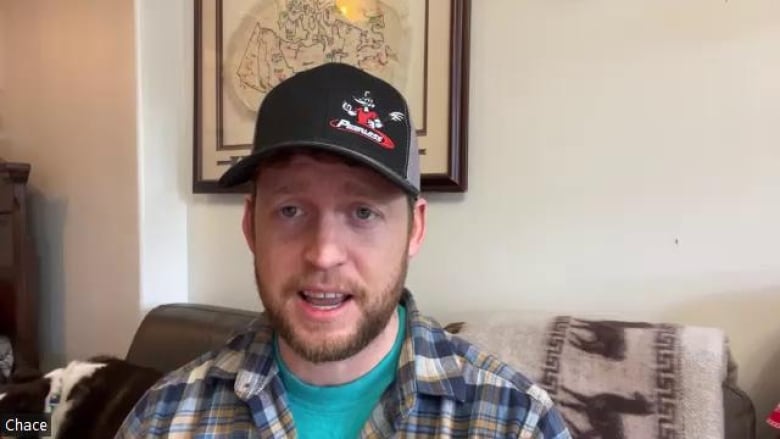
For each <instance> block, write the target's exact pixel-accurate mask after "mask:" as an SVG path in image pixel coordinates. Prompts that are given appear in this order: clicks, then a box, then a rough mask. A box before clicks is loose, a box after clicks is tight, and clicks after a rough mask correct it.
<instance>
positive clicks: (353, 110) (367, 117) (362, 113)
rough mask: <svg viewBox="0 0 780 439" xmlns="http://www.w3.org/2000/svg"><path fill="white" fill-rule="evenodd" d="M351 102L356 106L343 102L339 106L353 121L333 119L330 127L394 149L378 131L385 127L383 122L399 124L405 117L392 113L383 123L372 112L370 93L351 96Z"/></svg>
mask: <svg viewBox="0 0 780 439" xmlns="http://www.w3.org/2000/svg"><path fill="white" fill-rule="evenodd" d="M352 101H353V102H354V103H355V104H356V105H354V106H353V104H351V103H349V102H347V101H344V102H343V103H342V104H341V109H342V110H344V111H345V112H346V113H347V114H348V115H350V116H352V118H353V120H352V121H350V120H347V119H343V118H342V119H333V120H331V121H330V126H332V127H333V128H336V129H338V130H341V131H346V132H349V133H353V134H357V135H359V136H362V137H365V138H366V139H368V140H371V141H372V142H374V143H376V144H378V145H379V146H381V147H383V148H385V149H393V148H395V142H393V139H391V138H390V137H389V136H388V135H387V134H385V133H384V132H382V131H380V129H381V128H382V127H384V126H385V122H400V121H402V120H404V118H405V117H406V116H404V114H403V113H401V112H400V111H393V112H391V113H389V114H388V115H387V117H386V118H385V119H384V122H383V121H382V119H381V118H380V117H379V113H377V112H376V111H375V110H374V108H375V107H376V104H375V103H374V98H372V97H371V92H370V91H364V92H363V96H361V97H355V96H353V97H352ZM355 122H357V123H355Z"/></svg>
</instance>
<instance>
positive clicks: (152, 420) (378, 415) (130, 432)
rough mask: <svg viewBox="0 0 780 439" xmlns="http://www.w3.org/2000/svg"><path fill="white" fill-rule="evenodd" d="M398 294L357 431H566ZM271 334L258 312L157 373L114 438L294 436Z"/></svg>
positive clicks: (538, 397) (518, 386)
mask: <svg viewBox="0 0 780 439" xmlns="http://www.w3.org/2000/svg"><path fill="white" fill-rule="evenodd" d="M402 302H403V303H404V305H405V306H406V310H407V316H408V318H407V325H408V326H407V331H406V334H407V336H406V339H405V340H404V342H403V346H402V351H401V356H400V359H399V361H398V369H397V370H398V371H397V374H396V380H395V381H394V382H393V384H392V385H391V386H390V387H389V388H388V389H387V390H386V391H385V392H384V394H383V395H382V397H381V399H380V401H379V404H378V405H377V406H376V407H375V408H374V410H373V412H372V414H371V416H370V418H369V420H368V421H367V422H366V424H365V426H364V427H363V430H362V432H361V435H360V436H361V437H363V438H386V437H422V438H434V437H481V438H488V437H489V438H494V437H501V438H518V437H519V438H535V439H567V438H570V437H571V436H570V435H569V432H568V430H567V429H566V426H565V425H564V422H563V419H562V417H561V416H560V414H559V413H558V411H557V410H556V409H555V408H554V407H553V404H552V401H551V399H550V397H549V396H548V395H547V393H546V392H545V391H544V390H543V389H541V388H540V387H538V386H537V385H535V384H533V383H531V382H530V381H529V380H528V379H526V378H525V377H524V376H523V375H521V374H519V373H518V372H516V371H514V370H513V369H512V368H510V367H509V366H507V365H506V364H504V363H502V362H501V361H499V360H498V359H496V358H495V357H493V356H491V355H489V354H486V353H484V352H481V351H480V350H479V349H478V348H476V347H475V346H473V345H472V344H470V343H468V342H466V341H464V340H463V339H461V338H459V337H457V336H453V335H451V334H449V333H448V332H445V331H444V330H443V329H442V328H441V327H440V326H439V325H438V324H437V323H436V322H435V321H433V320H430V319H428V318H425V317H423V316H421V315H420V313H419V311H418V310H417V308H416V307H415V304H414V300H413V299H412V296H411V294H410V293H409V292H405V293H404V296H403V299H402ZM272 335H273V331H272V329H271V328H270V327H269V325H268V323H267V321H266V320H265V319H264V318H262V317H261V318H260V319H258V320H257V321H256V322H255V324H253V325H252V327H251V329H250V330H249V331H247V332H246V333H243V334H240V335H237V336H235V337H233V338H232V339H231V340H230V341H229V342H228V343H227V345H226V346H225V347H224V348H223V349H221V350H218V351H213V352H209V353H207V354H205V355H203V356H201V357H200V358H198V359H196V360H194V361H193V362H191V363H189V364H188V365H186V366H184V367H182V368H181V369H179V370H177V371H174V372H172V373H171V374H169V375H167V376H165V377H163V378H162V379H161V380H160V381H159V382H158V383H156V384H155V385H154V386H153V387H152V388H151V389H149V391H147V393H146V394H145V395H144V396H143V397H142V398H141V400H140V401H139V402H138V404H136V406H135V408H134V409H133V410H132V411H131V413H130V414H129V415H128V416H127V418H126V419H125V421H124V424H123V425H122V427H121V428H120V430H119V432H118V433H117V436H116V437H117V438H149V437H155V438H156V437H166V438H185V437H186V438H190V437H198V438H236V439H237V438H287V437H297V433H296V430H295V423H294V422H293V418H292V414H291V412H290V409H289V407H288V405H287V399H286V396H285V389H284V386H283V385H282V381H281V379H280V377H279V375H278V369H277V365H276V361H274V358H273V347H272V344H271V340H272ZM323 429H327V426H325V425H324V426H323Z"/></svg>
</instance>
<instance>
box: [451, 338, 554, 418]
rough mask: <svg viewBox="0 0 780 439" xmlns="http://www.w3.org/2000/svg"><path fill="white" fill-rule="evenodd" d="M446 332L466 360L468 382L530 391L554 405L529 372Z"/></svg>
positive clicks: (542, 402)
mask: <svg viewBox="0 0 780 439" xmlns="http://www.w3.org/2000/svg"><path fill="white" fill-rule="evenodd" d="M446 334H447V335H446V337H447V339H448V340H449V342H450V343H451V345H452V348H453V352H454V353H455V355H457V356H458V358H460V359H461V360H462V362H463V363H462V364H463V365H462V368H461V371H462V373H463V378H464V380H465V381H466V384H468V385H475V386H494V387H501V388H506V389H509V390H511V391H515V392H518V393H522V394H525V395H527V396H528V397H529V398H530V399H532V400H533V401H534V402H536V403H538V404H540V405H541V406H542V407H544V408H549V407H551V406H552V404H553V402H552V399H551V398H550V396H549V394H548V393H547V391H545V390H544V389H543V388H542V387H540V386H539V385H538V384H536V383H535V382H534V381H533V380H531V379H530V378H528V377H527V376H526V375H525V374H523V373H522V372H520V371H518V370H517V369H515V368H514V367H512V366H510V365H509V364H507V363H506V362H504V361H503V360H501V359H500V358H498V357H496V356H494V355H493V354H491V353H489V352H486V351H484V350H483V349H482V348H480V347H479V346H476V345H475V344H473V343H471V342H470V341H468V340H466V339H464V338H462V337H459V336H458V335H453V334H450V333H446Z"/></svg>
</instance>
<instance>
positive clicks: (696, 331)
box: [126, 304, 755, 439]
mask: <svg viewBox="0 0 780 439" xmlns="http://www.w3.org/2000/svg"><path fill="white" fill-rule="evenodd" d="M258 315H259V314H258V313H257V312H252V311H246V310H239V309H232V308H225V307H218V306H210V305H200V304H167V305H161V306H158V307H156V308H154V309H152V310H151V311H150V312H149V313H148V314H147V315H146V316H145V318H144V319H143V321H142V323H141V325H140V326H139V328H138V330H137V331H136V333H135V335H134V338H133V341H132V343H131V346H130V349H129V351H128V353H127V356H126V360H128V361H129V362H132V363H135V364H138V365H141V366H146V367H152V368H154V369H157V370H159V371H161V372H168V371H172V370H174V369H176V368H178V367H180V366H182V365H184V364H186V363H187V362H189V361H191V360H193V359H194V358H196V357H197V356H199V355H200V354H202V353H204V352H207V351H209V350H212V349H217V348H219V347H220V346H221V345H222V344H223V343H224V342H225V340H226V339H228V338H229V337H230V335H231V334H233V333H235V332H236V331H238V330H241V329H243V328H245V327H246V326H248V325H249V324H250V322H251V321H252V320H253V319H255V318H257V317H258ZM441 323H442V324H444V326H445V327H446V329H447V330H448V331H450V332H452V333H454V334H456V335H455V336H458V337H463V338H465V339H466V340H469V341H471V342H472V343H474V344H476V345H478V346H480V347H481V348H483V349H485V350H487V351H488V352H491V353H494V354H496V355H497V356H499V357H500V358H501V359H503V360H504V361H505V362H507V363H508V364H510V365H511V366H513V367H514V368H515V369H517V370H520V371H522V372H523V373H524V374H526V375H527V376H528V377H529V378H531V379H532V380H534V381H535V382H537V383H539V384H540V385H541V386H542V387H543V388H545V390H547V391H548V393H549V394H550V395H551V397H552V398H553V399H554V400H555V401H556V403H557V405H558V407H559V409H560V410H561V412H562V414H563V415H564V418H565V419H566V422H567V424H569V426H570V429H571V430H572V433H573V435H574V436H575V437H603V438H623V437H625V438H645V437H648V438H650V437H668V438H729V439H730V438H735V439H736V438H738V439H751V438H754V437H755V411H754V408H753V405H752V403H751V401H750V398H749V397H748V396H747V395H746V394H745V393H744V392H743V391H742V390H741V389H740V388H739V387H738V386H737V384H736V372H737V367H736V365H735V364H734V362H733V360H732V358H731V355H730V351H729V348H728V340H727V338H726V336H725V334H723V333H722V331H719V330H718V329H715V328H696V327H688V326H680V325H667V324H651V323H645V322H621V321H609V320H588V319H582V318H575V317H571V316H538V315H523V314H522V313H514V312H508V311H507V312H501V313H465V314H461V315H458V316H457V318H456V319H454V320H447V321H443V320H442V321H441Z"/></svg>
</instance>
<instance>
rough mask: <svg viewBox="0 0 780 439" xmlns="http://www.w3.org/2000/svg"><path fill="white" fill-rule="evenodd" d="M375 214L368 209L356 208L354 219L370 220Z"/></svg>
mask: <svg viewBox="0 0 780 439" xmlns="http://www.w3.org/2000/svg"><path fill="white" fill-rule="evenodd" d="M375 216H376V213H374V211H373V210H371V209H369V208H368V207H358V208H357V209H355V217H356V218H357V219H359V220H363V221H366V220H370V219H371V218H373V217H375Z"/></svg>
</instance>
